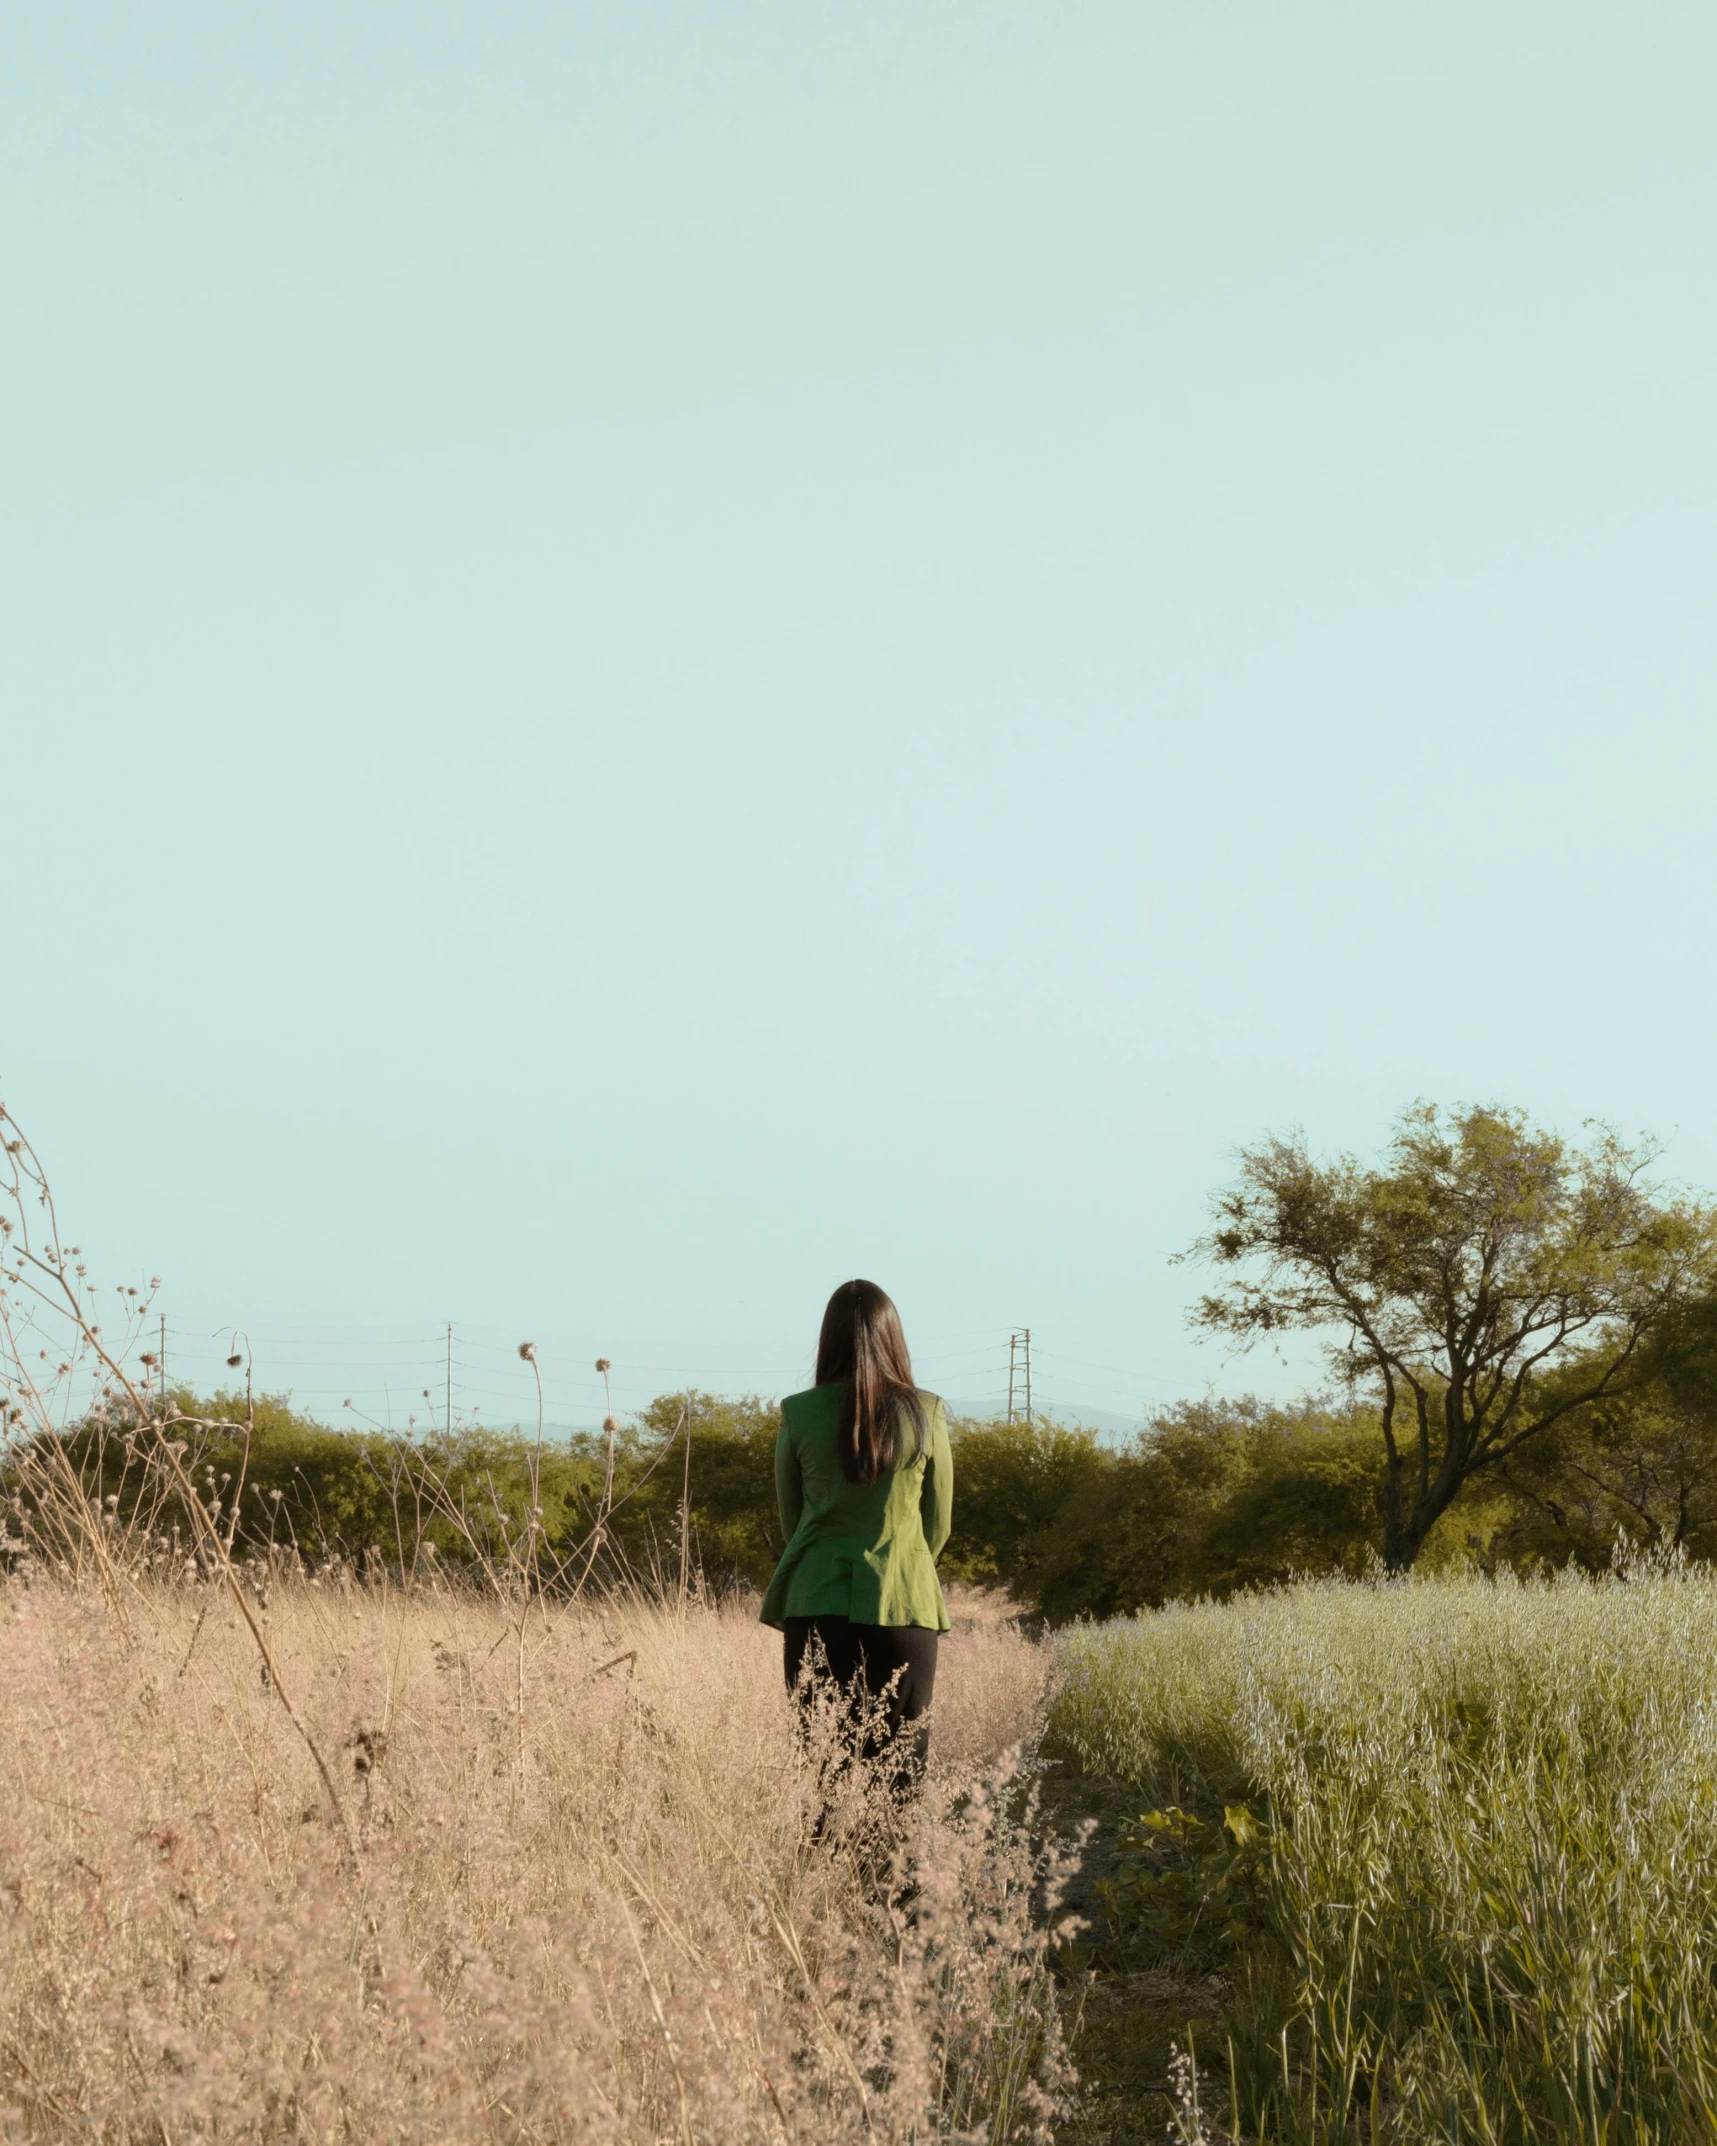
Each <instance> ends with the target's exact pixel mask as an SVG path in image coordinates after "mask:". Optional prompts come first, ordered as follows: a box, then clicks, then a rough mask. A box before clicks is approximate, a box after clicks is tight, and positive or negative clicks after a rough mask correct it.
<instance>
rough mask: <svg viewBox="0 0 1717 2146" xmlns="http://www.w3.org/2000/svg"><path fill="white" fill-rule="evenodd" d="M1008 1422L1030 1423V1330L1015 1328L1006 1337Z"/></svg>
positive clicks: (1020, 1327)
mask: <svg viewBox="0 0 1717 2146" xmlns="http://www.w3.org/2000/svg"><path fill="white" fill-rule="evenodd" d="M1008 1421H1009V1422H1010V1423H1020V1422H1024V1423H1029V1422H1030V1421H1031V1328H1030V1327H1029V1326H1016V1327H1015V1328H1014V1330H1013V1332H1012V1333H1011V1334H1010V1335H1009V1336H1008Z"/></svg>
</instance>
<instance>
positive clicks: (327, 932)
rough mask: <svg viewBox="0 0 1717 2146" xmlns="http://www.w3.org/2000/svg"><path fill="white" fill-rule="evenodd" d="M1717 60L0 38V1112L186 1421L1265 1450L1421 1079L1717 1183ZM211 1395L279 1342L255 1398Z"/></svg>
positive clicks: (356, 12) (747, 20) (1511, 28)
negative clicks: (764, 1431)
mask: <svg viewBox="0 0 1717 2146" xmlns="http://www.w3.org/2000/svg"><path fill="white" fill-rule="evenodd" d="M1714 72H1717V16H1713V14H1712V13H1711V11H1710V10H1709V8H1707V7H1704V6H1696V5H1691V4H1690V5H1685V6H1652V5H1638V4H1630V5H1628V6H1625V7H1624V6H1622V5H1619V4H1617V5H1611V6H1607V7H1603V8H1592V7H1582V6H1579V5H1568V4H1559V5H1556V6H1549V5H1533V6H1527V5H1517V6H1511V7H1503V8H1498V7H1496V6H1494V5H1486V6H1477V5H1464V6H1449V5H1444V6H1440V7H1435V8H1432V7H1416V8H1407V7H1400V6H1388V5H1374V6H1369V7H1359V6H1334V5H1320V4H1314V0H1295V4H1294V5H1291V6H1281V5H1279V4H1278V5H1270V6H1263V5H1251V6H1240V5H1207V6H1202V7H1197V8H1193V7H1180V8H1167V7H1161V6H1155V5H1145V4H1140V0H1127V4H1120V0H1117V4H1104V5H1098V4H1058V5H1056V6H1053V7H1051V6H1048V5H1036V6H1018V5H1010V4H990V5H986V6H983V7H977V6H973V5H969V4H950V5H932V6H924V5H923V4H921V0H920V4H915V5H910V6H909V5H895V4H885V0H866V4H864V5H862V6H859V5H843V4H833V5H816V6H811V5H804V4H798V5H791V6H789V5H776V6H746V5H734V4H722V5H703V6H697V7H691V6H684V7H679V6H668V5H626V6H622V5H605V6H586V7H581V8H564V7H563V8H550V7H546V6H529V5H509V4H507V0H486V4H485V5H483V6H481V7H478V6H470V7H464V6H451V5H434V4H430V5H418V6H414V7H411V8H406V7H399V6H380V5H373V4H369V0H342V4H340V5H339V6H333V5H326V6H295V7H293V8H291V9H284V8H279V7H263V6H260V5H242V6H241V5H234V4H233V0H220V4H218V5H217V4H210V5H201V6H195V5H186V4H179V0H162V4H160V5H156V6H153V7H151V8H149V9H147V10H140V9H137V8H126V7H119V6H116V5H115V6H105V5H103V6H98V5H89V4H76V0H74V4H69V5H67V6H65V7H58V8H48V7H41V6H39V7H35V8H24V9H12V10H10V11H8V12H7V14H6V16H5V18H4V22H3V24H0V213H3V223H0V289H3V291H4V301H3V302H4V308H5V333H4V335H3V336H0V382H3V390H4V407H5V410H6V413H7V417H6V423H5V426H4V436H3V443H0V696H3V699H0V720H3V743H4V761H3V769H0V775H3V780H4V786H5V793H6V810H5V819H4V823H3V824H4V837H3V839H4V843H5V853H6V861H7V864H8V866H9V870H8V872H7V875H6V888H7V897H8V899H7V921H8V931H7V952H8V957H9V958H8V967H7V976H6V989H5V994H4V1000H3V1002H0V1076H3V1086H0V1093H3V1094H4V1096H5V1100H6V1101H7V1102H8V1103H9V1104H10V1105H11V1106H12V1107H13V1109H14V1110H16V1111H17V1113H18V1115H19V1116H20V1117H21V1118H22V1119H23V1121H24V1122H25V1123H26V1125H27V1126H29V1127H30V1128H31V1129H32V1130H33V1131H34V1132H35V1134H36V1136H37V1139H38V1142H39V1144H40V1145H41V1147H42V1148H43V1149H44V1151H45V1153H46V1155H47V1158H48V1160H49V1163H50V1165H51V1166H52V1167H53V1168H54V1170H55V1173H56V1175H57V1178H58V1181H59V1185H60V1190H61V1195H62V1200H63V1203H64V1205H65V1207H66V1208H67V1210H68V1212H69V1217H70V1222H71V1228H72V1231H73V1233H74V1234H75V1236H76V1237H77V1238H78V1241H80V1242H81V1243H82V1244H84V1245H85V1246H86V1248H88V1249H89V1250H90V1251H91V1252H92V1253H93V1255H94V1257H95V1259H96V1261H97V1264H98V1267H99V1268H100V1270H101V1271H102V1272H103V1274H104V1275H105V1276H107V1277H108V1278H110V1279H128V1278H131V1277H132V1276H133V1275H135V1274H136V1273H137V1272H138V1271H139V1270H141V1271H143V1272H144V1273H148V1272H152V1271H153V1272H159V1273H160V1274H161V1275H162V1276H163V1277H164V1278H165V1282H166V1293H165V1297H164V1302H165V1304H166V1306H167V1309H168V1313H169V1317H170V1320H171V1323H172V1328H173V1334H174V1343H173V1346H174V1349H175V1350H176V1352H177V1361H178V1362H179V1363H180V1364H181V1365H183V1366H186V1367H188V1368H195V1369H198V1370H199V1371H200V1370H202V1369H203V1368H204V1367H206V1366H207V1365H208V1364H209V1363H210V1362H211V1361H212V1358H213V1355H214V1353H216V1352H215V1350H214V1345H213V1342H212V1340H211V1338H210V1337H211V1332H212V1329H213V1328H214V1326H215V1324H216V1323H217V1321H231V1322H235V1323H237V1324H239V1325H242V1326H245V1327H248V1328H249V1329H250V1330H251V1332H252V1334H253V1336H254V1338H255V1341H256V1348H257V1360H258V1373H259V1376H260V1377H261V1378H262V1380H263V1381H264V1383H265V1384H270V1385H276V1386H281V1385H290V1386H291V1387H293V1388H294V1390H295V1391H297V1393H298V1394H299V1396H300V1398H301V1399H303V1400H305V1401H306V1402H308V1403H309V1404H310V1405H312V1406H314V1407H317V1408H318V1409H321V1410H324V1411H327V1412H337V1409H338V1403H339V1401H340V1400H341V1399H342V1398H343V1397H344V1396H345V1395H346V1394H347V1393H355V1394H357V1395H358V1397H359V1398H360V1399H363V1400H365V1401H366V1402H367V1404H368V1405H370V1406H372V1407H373V1408H375V1409H376V1410H377V1411H378V1412H379V1411H380V1410H381V1409H382V1408H383V1406H384V1405H386V1404H385V1403H384V1400H383V1395H384V1391H385V1393H386V1395H387V1396H388V1399H389V1400H391V1402H392V1404H393V1405H394V1408H395V1413H396V1417H397V1416H398V1415H399V1414H401V1413H403V1408H404V1401H402V1396H404V1397H405V1400H409V1397H410V1395H411V1393H413V1392H414V1391H415V1390H416V1389H417V1388H418V1387H419V1386H420V1385H421V1384H423V1383H426V1382H427V1380H428V1377H429V1372H430V1368H431V1365H432V1364H433V1363H434V1362H435V1361H437V1360H438V1350H437V1348H436V1347H433V1346H431V1340H430V1337H431V1336H433V1335H434V1334H435V1333H437V1332H438V1331H439V1329H440V1325H441V1322H442V1321H444V1320H446V1319H448V1318H452V1319H454V1320H455V1321H456V1322H458V1327H457V1331H458V1336H459V1359H460V1369H459V1374H458V1380H459V1383H458V1387H457V1390H456V1394H455V1401H456V1405H458V1406H464V1407H469V1406H472V1405H481V1406H482V1408H483V1410H484V1412H485V1414H487V1415H489V1416H491V1417H500V1416H503V1415H506V1414H508V1413H509V1412H510V1410H511V1407H512V1406H513V1405H514V1403H515V1401H516V1398H517V1396H518V1395H519V1393H520V1390H521V1389H520V1388H519V1387H518V1385H517V1382H516V1379H515V1377H514V1374H515V1373H516V1372H517V1370H518V1369H519V1366H518V1365H517V1363H516V1360H515V1359H514V1358H513V1357H512V1356H511V1354H510V1350H511V1345H512V1343H513V1342H514V1341H516V1340H517V1339H519V1338H521V1337H524V1336H526V1335H529V1336H532V1337H534V1338H536V1339H538V1340H539V1341H540V1342H541V1343H542V1345H543V1348H544V1353H545V1356H546V1358H547V1359H548V1362H549V1366H550V1396H549V1408H550V1413H551V1415H553V1416H557V1417H559V1418H561V1419H563V1420H566V1419H572V1420H585V1419H587V1418H588V1417H589V1416H590V1414H591V1413H592V1411H593V1410H594V1409H595V1408H596V1405H597V1400H598V1396H597V1394H596V1392H595V1389H594V1386H593V1382H592V1380H591V1378H590V1377H589V1372H588V1367H589V1363H590V1360H591V1359H592V1358H593V1357H594V1356H595V1355H596V1354H597V1353H598V1352H599V1351H601V1352H602V1353H606V1354H608V1355H611V1356H612V1357H613V1358H614V1359H615V1362H616V1377H617V1382H618V1384H617V1395H616V1398H617V1399H618V1400H621V1401H623V1402H625V1403H626V1404H628V1405H632V1404H635V1403H637V1402H638V1401H641V1400H642V1399H643V1398H645V1397H647V1396H648V1395H649V1394H650V1393H651V1392H653V1391H656V1390H657V1389H659V1388H662V1387H666V1386H670V1385H675V1384H678V1383H681V1382H682V1381H684V1380H686V1379H688V1378H690V1379H697V1380H699V1381H700V1382H702V1383H704V1384H706V1385H711V1386H716V1387H742V1386H746V1385H752V1384H755V1385H759V1386H762V1387H764V1388H767V1389H769V1390H779V1389H781V1388H784V1387H787V1386H791V1385H793V1384H796V1383H798V1382H799V1381H800V1380H801V1379H802V1378H803V1377H804V1376H805V1374H806V1372H807V1370H808V1364H809V1356H810V1350H811V1346H812V1341H813V1338H814V1329H815V1322H816V1318H817V1315H818V1312H819V1310H820V1307H821V1303H822V1300H823V1297H824V1295H825V1294H826V1292H827V1290H828V1288H829V1287H830V1286H831V1285H832V1284H833V1283H834V1282H836V1281H838V1280H840V1279H841V1278H842V1277H843V1276H845V1275H847V1274H850V1273H854V1272H859V1273H868V1274H871V1275H874V1276H875V1278H876V1279H878V1280H879V1281H881V1282H882V1283H883V1284H884V1285H885V1286H886V1287H888V1288H890V1289H891V1290H892V1291H893V1292H894V1293H895V1295H896V1296H897V1298H898V1300H899V1301H900V1304H901V1307H902V1310H903V1312H904V1313H905V1315H906V1318H907V1322H908V1331H909V1333H910V1334H911V1335H912V1336H913V1337H914V1338H915V1340H916V1342H917V1344H918V1348H919V1353H920V1360H921V1370H922V1372H923V1375H924V1376H925V1377H926V1378H927V1380H929V1381H930V1382H932V1383H936V1384H939V1385H941V1386H942V1387H943V1388H944V1390H946V1391H947V1392H948V1393H949V1394H950V1395H951V1396H952V1397H953V1398H955V1399H956V1400H959V1401H962V1402H964V1403H969V1404H973V1405H975V1404H978V1403H981V1402H983V1401H985V1400H988V1399H991V1398H993V1397H995V1396H996V1395H997V1394H998V1393H999V1391H1000V1387H1001V1384H1002V1379H1003V1375H1004V1366H1005V1351H1006V1331H1007V1329H1008V1327H1009V1326H1010V1325H1011V1324H1015V1323H1019V1324H1026V1323H1029V1324H1030V1325H1031V1326H1032V1328H1033V1329H1034V1332H1035V1334H1036V1336H1037V1341H1038V1349H1039V1357H1038V1388H1039V1397H1040V1398H1042V1399H1047V1400H1049V1401H1051V1402H1056V1403H1059V1404H1061V1405H1063V1406H1065V1407H1069V1408H1073V1409H1077V1408H1080V1407H1086V1408H1097V1409H1104V1410H1109V1411H1113V1412H1115V1413H1117V1414H1121V1415H1129V1414H1130V1415H1133V1416H1137V1415H1138V1413H1139V1412H1140V1411H1141V1410H1142V1409H1143V1408H1144V1407H1145V1406H1146V1405H1148V1404H1149V1405H1154V1404H1156V1403H1159V1402H1161V1401H1164V1400H1167V1399H1170V1398H1173V1397H1174V1396H1176V1395H1179V1394H1187V1393H1197V1392H1199V1391H1201V1390H1202V1389H1203V1388H1204V1387H1205V1386H1206V1385H1207V1384H1209V1383H1212V1382H1214V1383H1216V1384H1217V1385H1219V1386H1223V1387H1229V1388H1234V1387H1242V1386H1246V1385H1258V1386H1261V1387H1264V1388H1266V1389H1269V1390H1275V1391H1280V1390H1284V1389H1285V1388H1291V1387H1293V1386H1294V1385H1295V1384H1296V1383H1298V1382H1299V1381H1300V1379H1301V1378H1302V1376H1303V1373H1304V1364H1303V1361H1300V1360H1297V1361H1296V1362H1295V1363H1291V1364H1289V1365H1287V1366H1281V1367H1278V1366H1272V1365H1271V1364H1270V1363H1269V1362H1268V1361H1259V1360H1251V1361H1241V1362H1237V1363H1236V1362H1227V1361H1225V1360H1224V1359H1223V1357H1222V1356H1221V1355H1220V1354H1219V1353H1218V1352H1216V1351H1215V1350H1213V1349H1211V1348H1209V1347H1207V1346H1205V1345H1202V1344H1200V1343H1198V1342H1196V1341H1195V1340H1194V1339H1193V1338H1192V1337H1191V1336H1190V1335H1189V1334H1188V1333H1187V1331H1186V1328H1185V1325H1184V1306H1185V1303H1186V1301H1187V1298H1188V1296H1189V1294H1190V1293H1191V1291H1192V1289H1193V1287H1194V1286H1195V1283H1194V1279H1193V1277H1191V1276H1189V1275H1188V1273H1187V1272H1186V1270H1184V1269H1175V1268H1171V1267H1170V1266H1169V1265H1168V1264H1167V1261H1168V1256H1169V1255H1170V1254H1171V1253H1172V1252H1173V1251H1175V1250H1176V1249H1177V1248H1178V1247H1180V1246H1182V1245H1184V1244H1185V1243H1186V1242H1187V1241H1188V1239H1189V1238H1190V1237H1191V1236H1192V1235H1193V1234H1194V1233H1195V1232H1196V1230H1197V1229H1198V1227H1199V1225H1200V1219H1201V1215H1202V1211H1203V1205H1204V1201H1205V1198H1206V1196H1207V1194H1208V1192H1209V1191H1210V1189H1211V1188H1212V1187H1213V1186H1215V1185H1217V1184H1218V1183H1220V1182H1222V1181H1223V1180H1224V1178H1225V1177H1226V1176H1227V1175H1228V1174H1229V1173H1230V1170H1231V1167H1232V1157H1233V1154H1234V1151H1235V1150H1236V1148H1237V1147H1238V1146H1239V1145H1240V1144H1241V1143H1242V1142H1244V1141H1247V1140H1250V1139H1252V1138H1255V1137H1256V1136H1258V1135H1259V1134H1261V1133H1264V1132H1266V1131H1268V1130H1274V1129H1281V1128H1286V1127H1291V1126H1294V1125H1303V1126H1304V1127H1305V1128H1306V1129H1307V1131H1308V1132H1309V1133H1310V1134H1311V1136H1312V1137H1313V1139H1314V1140H1315V1141H1316V1142H1318V1143H1320V1144H1323V1145H1331V1146H1333V1145H1353V1146H1357V1147H1360V1148H1362V1149H1363V1148H1372V1147H1375V1145H1376V1144H1377V1143H1378V1142H1379V1140H1380V1139H1381V1138H1382V1136H1383V1135H1384V1133H1385V1131H1386V1129H1387V1126H1388V1122H1389V1120H1390V1118H1391V1116H1392V1115H1393V1113H1394V1112H1395V1111H1396V1110H1397V1109H1398V1108H1399V1107H1400V1106H1401V1105H1403V1104H1404V1103H1406V1102H1408V1101H1410V1100H1411V1099H1412V1098H1414V1097H1416V1096H1421V1095H1425V1096H1433V1097H1437V1098H1441V1099H1444V1100H1456V1099H1464V1098H1483V1099H1493V1098H1494V1099H1500V1100H1503V1101H1510V1102H1519V1103H1522V1104H1525V1105H1527V1106H1529V1107H1530V1108H1531V1109H1532V1110H1534V1111H1535V1112H1537V1113H1539V1114H1540V1115H1542V1116H1544V1117H1547V1118H1549V1119H1551V1120H1552V1121H1554V1122H1556V1123H1559V1124H1562V1125H1566V1126H1569V1127H1574V1126H1577V1125H1578V1123H1579V1121H1580V1120H1582V1119H1583V1118H1585V1117H1587V1116H1588V1115H1593V1114H1599V1115H1606V1116H1610V1117H1613V1118H1615V1119H1616V1120H1618V1121H1619V1122H1620V1123H1621V1124H1622V1125H1623V1126H1624V1127H1626V1128H1630V1129H1632V1128H1638V1127H1642V1126H1644V1127H1651V1128H1653V1129H1655V1130H1658V1131H1660V1132H1662V1133H1665V1134H1667V1135H1671V1136H1673V1146H1672V1150H1671V1162H1672V1166H1673V1168H1674V1170H1675V1171H1676V1173H1677V1174H1679V1175H1680V1176H1682V1177H1683V1178H1686V1179H1689V1180H1692V1181H1695V1182H1699V1183H1704V1184H1717V1126H1714V1123H1713V1111H1712V1082H1711V1059H1712V1055H1713V1048H1714V1045H1717V1019H1714V1010H1713V1003H1712V991H1711V985H1710V980H1709V971H1710V956H1709V952H1708V944H1709V938H1710V932H1711V926H1712V922H1713V906H1714V904H1713V895H1714V892H1717V866H1714V862H1713V852H1712V844H1711V839H1710V834H1709V826H1710V819H1711V811H1712V804H1711V798H1712V787H1713V781H1712V779H1713V774H1714V772H1717V767H1714V763H1717V753H1714V750H1713V727H1712V725H1713V679H1714V675H1717V661H1714V659H1717V613H1714V607H1713V603H1712V583H1713V567H1714V563H1717V562H1714V547H1713V535H1714V525H1717V512H1714V493H1713V476H1714V467H1713V465H1714V460H1717V452H1714V451H1717V415H1714V409H1717V399H1714V396H1713V390H1712V381H1713V378H1714V372H1717V367H1714V360H1717V349H1714V344H1717V277H1714V273H1713V271H1714V267H1717V260H1714V256H1717V225H1714V220H1713V218H1714V211H1717V130H1714V129H1713V127H1712V125H1711V121H1710V112H1711V104H1712V96H1713V88H1714ZM220 1353H224V1350H223V1351H221V1352H220Z"/></svg>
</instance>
